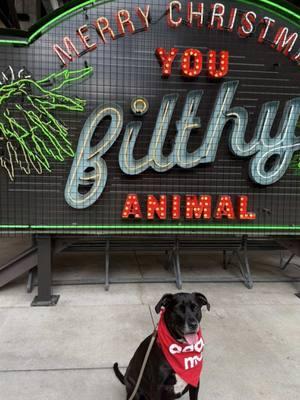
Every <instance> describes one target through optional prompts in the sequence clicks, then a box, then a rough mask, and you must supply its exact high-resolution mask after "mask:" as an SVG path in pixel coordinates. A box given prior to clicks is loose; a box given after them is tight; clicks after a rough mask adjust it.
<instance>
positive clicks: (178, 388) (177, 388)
mask: <svg viewBox="0 0 300 400" xmlns="http://www.w3.org/2000/svg"><path fill="white" fill-rule="evenodd" d="M175 378H176V384H175V385H174V393H175V394H178V393H182V392H183V391H184V389H185V388H186V387H187V383H186V382H185V381H184V380H183V379H182V378H180V376H179V375H177V374H175Z"/></svg>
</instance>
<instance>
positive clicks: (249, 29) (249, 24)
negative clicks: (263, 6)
mask: <svg viewBox="0 0 300 400" xmlns="http://www.w3.org/2000/svg"><path fill="white" fill-rule="evenodd" d="M255 20H256V14H255V12H253V11H248V12H247V13H245V14H244V15H243V17H242V20H241V26H239V28H238V34H239V35H240V37H242V38H246V37H248V36H250V35H251V33H253V31H254V22H255Z"/></svg>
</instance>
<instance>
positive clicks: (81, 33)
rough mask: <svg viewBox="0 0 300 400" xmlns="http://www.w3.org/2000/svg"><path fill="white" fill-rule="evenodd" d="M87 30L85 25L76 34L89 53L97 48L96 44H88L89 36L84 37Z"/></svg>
mask: <svg viewBox="0 0 300 400" xmlns="http://www.w3.org/2000/svg"><path fill="white" fill-rule="evenodd" d="M88 30H89V28H88V27H87V25H83V26H81V27H80V28H79V29H78V31H77V34H78V36H79V37H80V40H81V41H82V43H83V45H84V47H85V48H86V49H87V50H89V51H91V50H94V49H95V48H96V47H97V44H96V43H93V44H89V41H90V36H89V35H85V33H87V31H88Z"/></svg>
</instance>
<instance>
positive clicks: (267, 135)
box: [227, 97, 300, 186]
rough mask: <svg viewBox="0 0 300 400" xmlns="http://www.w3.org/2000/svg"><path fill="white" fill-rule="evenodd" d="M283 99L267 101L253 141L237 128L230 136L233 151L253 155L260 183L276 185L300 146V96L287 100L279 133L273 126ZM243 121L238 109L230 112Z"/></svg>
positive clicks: (252, 173)
mask: <svg viewBox="0 0 300 400" xmlns="http://www.w3.org/2000/svg"><path fill="white" fill-rule="evenodd" d="M279 105H280V102H279V101H270V102H267V103H265V104H263V106H262V109H261V112H260V115H259V118H258V121H257V126H256V129H255V132H254V135H253V138H252V140H251V141H247V142H246V141H245V138H244V135H239V134H236V133H235V132H233V133H232V134H231V136H230V139H229V144H230V149H231V151H232V152H233V153H234V154H235V155H237V156H239V157H249V156H253V155H254V156H253V157H252V159H251V161H250V177H251V179H252V180H253V181H254V182H256V183H258V184H260V185H265V186H266V185H272V184H273V183H275V182H277V181H278V180H279V179H281V178H282V177H283V175H284V174H285V172H286V170H287V169H288V167H289V165H290V163H291V161H292V159H293V155H294V153H295V151H298V150H300V140H299V137H298V136H296V135H295V132H296V127H297V122H298V120H299V117H300V97H296V98H294V99H292V100H289V101H288V102H286V104H285V108H284V111H283V115H282V119H281V121H280V124H279V127H278V131H277V135H275V136H274V134H272V128H273V125H274V121H275V118H276V115H277V112H278V109H279ZM227 115H228V116H230V117H233V118H234V117H235V118H236V120H237V123H238V124H239V123H242V121H241V118H240V116H239V115H238V113H236V112H234V111H233V112H229V113H227ZM271 159H272V160H273V161H272V162H271V164H270V163H269V161H270V160H271Z"/></svg>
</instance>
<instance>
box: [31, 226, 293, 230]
mask: <svg viewBox="0 0 300 400" xmlns="http://www.w3.org/2000/svg"><path fill="white" fill-rule="evenodd" d="M30 228H31V229H34V230H38V229H43V230H44V229H72V230H73V229H74V230H78V229H88V230H91V229H97V230H105V229H107V230H114V229H122V230H126V229H128V230H165V229H171V230H194V229H197V230H211V229H213V230H292V231H293V230H300V226H293V227H291V226H286V225H285V226H272V225H249V226H247V225H232V226H230V225H178V226H174V225H153V226H149V225H115V226H111V225H107V226H106V225H94V226H93V225H91V226H89V225H78V226H74V225H70V226H68V225H67V226H63V225H50V226H44V225H33V226H30Z"/></svg>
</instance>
